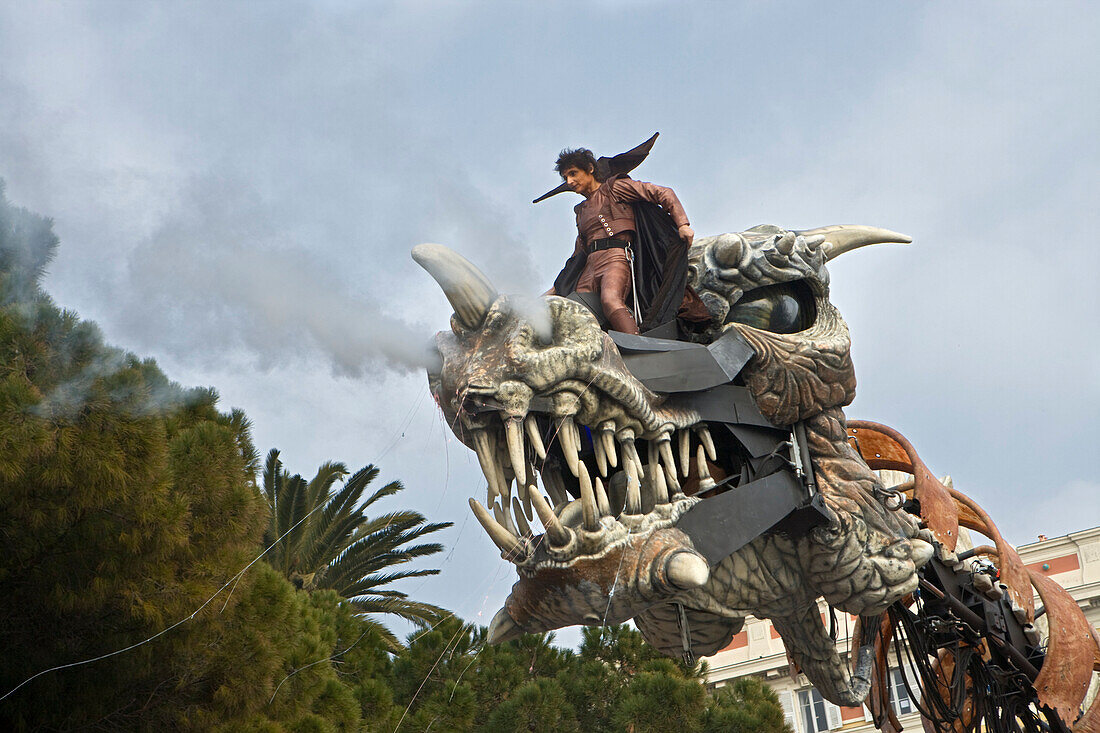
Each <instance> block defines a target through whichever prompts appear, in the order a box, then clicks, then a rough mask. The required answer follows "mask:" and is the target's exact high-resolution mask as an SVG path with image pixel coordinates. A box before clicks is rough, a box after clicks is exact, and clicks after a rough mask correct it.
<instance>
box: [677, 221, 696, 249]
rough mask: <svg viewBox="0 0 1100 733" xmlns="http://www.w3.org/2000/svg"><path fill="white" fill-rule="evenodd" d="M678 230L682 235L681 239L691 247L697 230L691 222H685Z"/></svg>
mask: <svg viewBox="0 0 1100 733" xmlns="http://www.w3.org/2000/svg"><path fill="white" fill-rule="evenodd" d="M676 231H677V233H678V234H679V235H680V239H682V240H684V244H686V245H687V246H689V247H690V246H691V242H692V240H694V239H695V230H694V229H692V228H691V226H690V225H689V224H684V225H683V226H682V227H680V228H679V229H677V230H676Z"/></svg>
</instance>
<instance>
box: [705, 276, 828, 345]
mask: <svg viewBox="0 0 1100 733" xmlns="http://www.w3.org/2000/svg"><path fill="white" fill-rule="evenodd" d="M813 322H814V302H813V297H812V296H811V294H810V291H809V288H808V287H806V284H805V283H803V282H799V281H796V282H789V283H777V284H775V285H767V286H765V287H762V288H757V289H756V290H750V291H749V292H747V293H745V294H744V295H743V296H742V297H741V300H739V301H737V302H736V303H734V305H733V307H732V308H730V312H729V315H727V316H726V323H743V324H745V325H746V326H752V327H753V328H759V329H761V330H764V331H771V332H772V333H797V332H798V331H803V330H805V329H807V328H809V327H810V324H812V323H813Z"/></svg>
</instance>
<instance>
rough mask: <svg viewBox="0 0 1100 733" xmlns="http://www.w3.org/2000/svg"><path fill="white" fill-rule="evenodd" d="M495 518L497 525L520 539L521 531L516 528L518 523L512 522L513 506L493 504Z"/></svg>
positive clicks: (509, 503)
mask: <svg viewBox="0 0 1100 733" xmlns="http://www.w3.org/2000/svg"><path fill="white" fill-rule="evenodd" d="M492 508H493V518H494V519H495V520H496V521H497V524H499V525H500V526H502V527H504V528H505V529H506V530H508V533H509V534H511V535H512V536H513V537H515V538H516V539H519V536H520V531H519V529H518V528H517V527H516V523H515V522H513V521H512V504H511V502H508V503H507V504H505V505H504V506H503V507H501V506H499V505H497V504H493V507H492Z"/></svg>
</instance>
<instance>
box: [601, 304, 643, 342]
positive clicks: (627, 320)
mask: <svg viewBox="0 0 1100 733" xmlns="http://www.w3.org/2000/svg"><path fill="white" fill-rule="evenodd" d="M607 320H608V321H610V322H611V328H612V329H614V330H616V331H622V332H623V333H632V334H635V335H637V334H638V333H640V332H639V331H638V322H637V321H635V320H634V314H633V313H631V312H630V309H629V308H616V309H615V310H613V311H611V312H610V313H608V314H607Z"/></svg>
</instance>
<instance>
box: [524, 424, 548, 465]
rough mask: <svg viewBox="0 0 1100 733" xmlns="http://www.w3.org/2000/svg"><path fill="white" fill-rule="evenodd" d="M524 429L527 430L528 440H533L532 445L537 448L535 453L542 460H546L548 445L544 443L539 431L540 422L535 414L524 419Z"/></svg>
mask: <svg viewBox="0 0 1100 733" xmlns="http://www.w3.org/2000/svg"><path fill="white" fill-rule="evenodd" d="M523 427H524V430H525V431H526V432H527V440H529V441H531V447H532V448H534V449H535V455H537V456H538V457H539V460H540V461H545V460H546V446H545V445H543V443H542V434H541V433H539V426H538V423H537V422H535V416H534V415H528V416H527V417H526V418H524V420H523Z"/></svg>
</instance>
